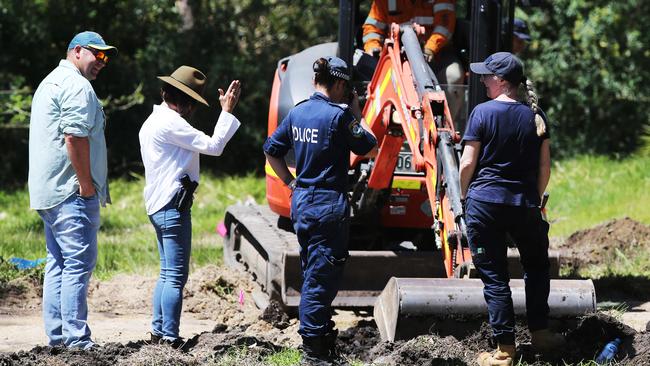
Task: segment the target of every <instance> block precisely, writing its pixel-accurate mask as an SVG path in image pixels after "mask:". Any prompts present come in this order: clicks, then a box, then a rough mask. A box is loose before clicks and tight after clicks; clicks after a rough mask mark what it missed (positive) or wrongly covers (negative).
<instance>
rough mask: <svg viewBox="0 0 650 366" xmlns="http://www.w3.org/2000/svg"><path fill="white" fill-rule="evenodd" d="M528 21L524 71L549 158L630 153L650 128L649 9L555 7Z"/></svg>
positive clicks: (562, 2)
mask: <svg viewBox="0 0 650 366" xmlns="http://www.w3.org/2000/svg"><path fill="white" fill-rule="evenodd" d="M549 4H550V5H549V6H548V7H546V8H541V9H537V10H535V11H534V12H532V13H531V14H530V17H529V19H528V21H529V24H530V26H531V29H532V32H533V34H532V35H533V38H534V41H533V43H532V44H531V47H530V56H531V57H530V58H529V59H527V63H528V64H529V65H531V67H529V68H528V70H530V71H529V74H530V75H532V79H534V80H536V81H537V86H538V90H539V92H540V95H541V96H543V100H542V105H543V107H544V108H545V110H546V111H547V114H548V116H549V117H550V120H551V126H552V134H553V139H552V141H553V147H554V154H555V155H558V154H559V155H564V156H566V155H569V154H575V153H609V154H611V153H615V154H618V153H623V154H626V153H630V152H632V151H634V150H635V149H636V148H637V147H638V145H639V142H640V136H641V135H642V131H643V126H644V125H648V124H649V123H650V117H649V116H650V114H648V108H649V107H650V67H649V66H650V64H649V62H648V60H650V50H649V49H648V45H649V44H650V32H648V27H647V26H646V25H645V24H646V23H645V22H644V21H643V19H644V15H643V14H649V13H650V2H648V1H645V0H630V1H621V2H618V1H605V0H595V1H585V0H557V1H552V2H549Z"/></svg>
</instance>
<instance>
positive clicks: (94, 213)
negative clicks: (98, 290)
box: [28, 31, 117, 349]
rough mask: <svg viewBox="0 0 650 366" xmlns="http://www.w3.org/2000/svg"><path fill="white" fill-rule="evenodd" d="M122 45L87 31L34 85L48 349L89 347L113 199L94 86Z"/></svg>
mask: <svg viewBox="0 0 650 366" xmlns="http://www.w3.org/2000/svg"><path fill="white" fill-rule="evenodd" d="M116 53H117V49H116V48H115V47H113V46H109V45H107V44H106V42H104V39H103V38H102V37H101V36H100V35H99V34H97V33H95V32H89V31H86V32H81V33H79V34H77V35H76V36H74V38H73V39H72V41H70V44H69V45H68V51H67V54H66V58H65V60H61V61H60V62H59V66H57V67H56V68H55V69H54V70H53V71H52V72H51V73H50V74H49V75H47V76H46V77H45V79H43V81H42V82H41V84H40V85H39V86H38V89H36V93H35V94H34V98H33V101H32V110H31V119H30V125H29V183H28V185H29V199H30V207H31V208H32V209H35V210H36V211H37V212H38V214H39V215H40V216H41V219H42V220H43V223H44V228H45V245H46V249H47V264H46V266H45V276H44V281H43V320H44V323H45V333H46V334H47V337H48V338H49V345H50V346H59V345H60V346H67V347H73V348H81V349H89V348H91V347H93V346H94V345H95V343H94V342H93V341H92V340H91V338H90V328H89V327H88V323H87V318H88V305H87V302H86V296H87V293H88V282H89V281H90V276H91V274H92V271H93V269H94V268H95V263H96V261H97V230H98V229H99V206H100V205H102V206H105V205H106V203H110V196H109V193H108V182H107V166H106V165H107V163H106V141H105V139H104V124H105V119H104V111H103V109H102V104H101V102H100V100H99V98H97V95H96V94H95V91H94V89H93V87H92V85H91V84H90V81H91V80H95V78H97V75H98V74H99V72H100V71H101V70H102V69H103V68H104V67H105V66H106V65H107V63H108V61H109V59H110V58H111V57H112V56H113V55H115V54H116Z"/></svg>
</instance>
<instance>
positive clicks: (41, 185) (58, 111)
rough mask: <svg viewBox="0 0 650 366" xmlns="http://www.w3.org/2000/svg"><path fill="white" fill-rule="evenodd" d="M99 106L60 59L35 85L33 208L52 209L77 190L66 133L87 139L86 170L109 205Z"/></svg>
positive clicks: (89, 88)
mask: <svg viewBox="0 0 650 366" xmlns="http://www.w3.org/2000/svg"><path fill="white" fill-rule="evenodd" d="M104 126H105V118H104V110H103V108H102V104H101V102H100V101H99V99H98V98H97V94H95V91H94V90H93V87H92V85H90V81H88V80H87V79H86V78H85V77H83V75H81V72H79V70H78V69H77V68H76V66H74V64H72V63H71V62H70V61H67V60H61V62H59V66H58V67H57V68H55V69H54V70H53V71H52V72H51V73H50V74H49V75H48V76H47V77H45V79H43V81H42V82H41V84H40V85H39V86H38V89H36V93H35V94H34V98H33V100H32V111H31V120H30V124H29V181H28V186H29V200H30V207H31V208H33V209H36V210H41V209H48V208H52V207H54V206H56V205H58V204H60V203H61V202H63V201H65V199H66V198H68V197H70V196H71V195H72V194H75V192H77V190H78V189H79V181H78V180H77V175H76V173H75V170H74V168H73V167H72V163H71V162H70V159H69V158H68V151H67V148H66V146H65V135H72V136H77V137H88V142H89V145H90V173H91V175H92V179H93V184H94V186H95V190H96V191H97V194H98V195H99V200H100V202H101V203H102V205H105V204H106V203H107V202H108V203H110V196H109V192H108V179H107V174H108V172H107V163H106V140H105V138H104Z"/></svg>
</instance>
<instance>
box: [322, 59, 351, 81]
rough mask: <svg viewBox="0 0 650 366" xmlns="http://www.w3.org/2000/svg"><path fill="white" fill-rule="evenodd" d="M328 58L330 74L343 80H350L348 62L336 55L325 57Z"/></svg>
mask: <svg viewBox="0 0 650 366" xmlns="http://www.w3.org/2000/svg"><path fill="white" fill-rule="evenodd" d="M325 59H326V60H327V64H328V66H327V71H328V72H329V73H330V75H332V76H334V77H337V78H339V79H343V80H350V74H349V73H348V64H346V63H345V61H343V60H341V59H340V58H338V57H336V56H329V57H326V58H325Z"/></svg>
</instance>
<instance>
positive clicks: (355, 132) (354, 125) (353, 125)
mask: <svg viewBox="0 0 650 366" xmlns="http://www.w3.org/2000/svg"><path fill="white" fill-rule="evenodd" d="M348 128H349V129H350V133H351V134H352V136H353V137H356V138H360V137H361V136H363V127H361V123H359V121H357V120H356V119H355V120H353V121H352V122H350V124H349V125H348Z"/></svg>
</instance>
